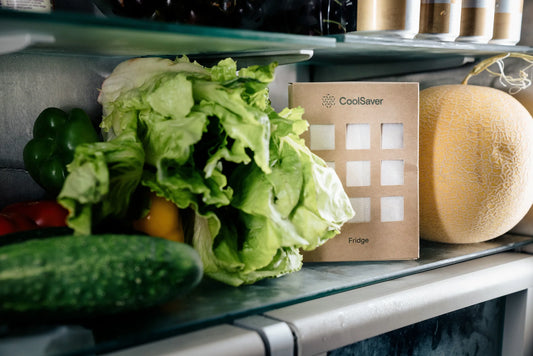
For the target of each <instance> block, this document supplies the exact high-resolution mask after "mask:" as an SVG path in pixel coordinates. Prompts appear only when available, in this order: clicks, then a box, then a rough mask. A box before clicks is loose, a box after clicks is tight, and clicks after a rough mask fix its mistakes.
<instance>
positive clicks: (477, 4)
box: [456, 0, 496, 43]
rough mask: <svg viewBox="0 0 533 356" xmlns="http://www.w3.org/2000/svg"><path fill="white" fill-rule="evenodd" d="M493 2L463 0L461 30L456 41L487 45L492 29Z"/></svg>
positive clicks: (486, 0) (494, 4) (488, 0)
mask: <svg viewBox="0 0 533 356" xmlns="http://www.w3.org/2000/svg"><path fill="white" fill-rule="evenodd" d="M495 6H496V3H495V0H463V4H462V7H461V28H460V30H459V37H457V39H456V41H460V42H474V43H487V42H489V41H490V39H491V38H492V31H493V28H494V11H495Z"/></svg>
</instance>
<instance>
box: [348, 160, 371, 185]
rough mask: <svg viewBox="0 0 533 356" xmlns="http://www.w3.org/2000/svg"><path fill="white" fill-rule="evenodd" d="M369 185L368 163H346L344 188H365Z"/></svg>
mask: <svg viewBox="0 0 533 356" xmlns="http://www.w3.org/2000/svg"><path fill="white" fill-rule="evenodd" d="M369 185H370V161H348V162H346V186H347V187H367V186H369Z"/></svg>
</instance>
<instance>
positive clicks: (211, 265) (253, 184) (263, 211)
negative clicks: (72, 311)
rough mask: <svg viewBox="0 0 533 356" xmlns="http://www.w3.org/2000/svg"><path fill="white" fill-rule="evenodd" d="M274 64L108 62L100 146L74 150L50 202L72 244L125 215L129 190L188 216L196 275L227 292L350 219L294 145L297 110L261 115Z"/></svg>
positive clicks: (338, 193)
mask: <svg viewBox="0 0 533 356" xmlns="http://www.w3.org/2000/svg"><path fill="white" fill-rule="evenodd" d="M275 67H276V64H275V63H272V64H271V65H268V66H252V67H248V68H243V69H241V70H239V71H237V68H236V63H235V61H233V60H232V59H225V60H222V61H220V62H219V63H218V64H217V65H215V66H213V67H211V68H206V67H203V66H201V65H200V64H198V63H196V62H190V61H189V59H188V58H186V57H182V58H178V59H176V60H174V61H172V60H169V59H163V58H139V59H132V60H128V61H126V62H123V63H121V64H119V65H118V66H117V67H116V68H115V70H114V71H113V72H112V73H111V75H110V76H109V77H108V78H107V79H106V80H105V81H104V83H103V85H102V88H101V94H100V97H99V99H98V100H99V102H100V103H101V104H102V108H103V120H102V123H101V128H102V134H103V136H104V137H105V141H104V142H98V143H94V144H87V145H84V146H82V147H81V148H80V149H78V150H77V151H76V155H75V159H74V161H73V162H72V164H71V165H70V166H69V172H70V173H69V175H68V177H67V180H66V182H65V185H64V186H63V189H62V191H61V193H60V195H59V201H60V202H61V203H62V204H63V205H64V206H66V207H67V208H68V209H69V211H70V215H69V219H68V223H69V225H70V226H71V227H72V228H73V229H74V230H75V231H76V232H77V233H81V234H87V233H90V232H91V226H93V225H94V224H98V223H99V222H102V221H106V220H109V219H121V218H124V216H126V214H127V211H128V207H129V205H130V204H131V199H132V196H133V194H134V193H135V191H136V190H137V189H139V187H144V188H149V189H150V190H151V191H152V192H155V193H156V194H158V195H160V196H163V197H165V198H167V199H168V200H171V201H172V202H174V203H175V204H176V205H177V206H178V207H179V208H180V209H183V210H184V211H189V212H192V213H191V214H190V217H191V218H190V221H189V226H191V228H190V229H189V230H190V231H189V237H190V243H192V245H193V246H194V247H195V249H196V250H197V251H198V252H199V254H200V256H201V257H202V262H203V264H204V270H205V273H206V274H207V275H208V276H210V277H212V278H214V279H216V280H219V281H222V282H224V283H227V284H230V285H234V286H238V285H241V284H250V283H254V282H256V281H258V280H260V279H263V278H270V277H279V276H281V275H284V274H286V273H290V272H294V271H297V270H299V269H300V268H301V266H302V256H301V254H300V252H299V251H300V249H303V250H312V249H315V248H316V247H317V246H320V245H322V244H323V243H324V242H326V241H327V240H328V239H330V238H332V237H334V236H335V235H337V234H338V233H339V231H340V228H341V226H342V225H343V224H344V223H345V222H346V221H347V220H349V219H350V218H351V217H352V216H353V215H354V212H353V210H352V207H351V205H350V202H349V199H348V197H347V196H346V193H345V192H344V190H343V187H342V185H341V183H340V181H339V179H338V177H337V175H336V174H335V172H334V171H333V170H332V169H331V168H328V167H327V166H326V164H325V163H324V161H323V160H321V159H320V158H318V157H317V156H316V155H314V154H313V153H311V152H310V151H309V149H308V148H307V147H306V146H305V144H304V142H303V141H302V140H301V139H300V138H299V135H300V134H301V133H302V132H303V131H305V130H306V129H307V126H308V125H307V122H306V121H304V120H303V119H302V114H303V110H302V109H301V108H295V109H292V110H289V109H284V110H283V111H281V112H280V113H277V112H275V111H274V109H273V108H272V107H271V105H270V101H269V95H268V84H269V83H270V82H271V81H272V80H273V78H274V70H275Z"/></svg>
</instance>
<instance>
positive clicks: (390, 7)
mask: <svg viewBox="0 0 533 356" xmlns="http://www.w3.org/2000/svg"><path fill="white" fill-rule="evenodd" d="M419 18H420V0H358V1H357V31H356V34H361V35H366V34H371V35H385V36H395V37H403V38H413V37H414V36H415V35H416V34H417V33H418V26H419Z"/></svg>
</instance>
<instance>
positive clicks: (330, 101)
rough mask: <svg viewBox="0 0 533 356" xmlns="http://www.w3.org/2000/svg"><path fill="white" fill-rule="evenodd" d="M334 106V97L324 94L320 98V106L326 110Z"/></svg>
mask: <svg viewBox="0 0 533 356" xmlns="http://www.w3.org/2000/svg"><path fill="white" fill-rule="evenodd" d="M334 105H335V97H334V96H333V95H331V94H326V95H324V96H323V97H322V106H325V107H327V108H328V109H329V108H331V107H333V106H334Z"/></svg>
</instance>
